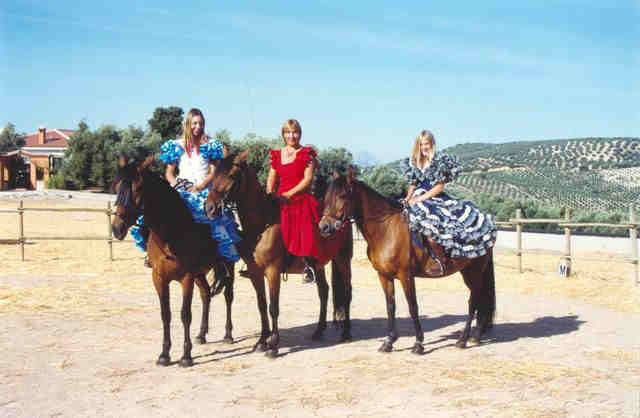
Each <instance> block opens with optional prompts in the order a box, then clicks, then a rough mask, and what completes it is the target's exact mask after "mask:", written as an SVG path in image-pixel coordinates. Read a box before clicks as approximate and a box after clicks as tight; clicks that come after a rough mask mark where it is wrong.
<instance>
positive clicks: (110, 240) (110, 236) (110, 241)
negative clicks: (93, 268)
mask: <svg viewBox="0 0 640 418" xmlns="http://www.w3.org/2000/svg"><path fill="white" fill-rule="evenodd" d="M107 243H108V244H109V260H111V261H113V230H112V229H111V202H107Z"/></svg>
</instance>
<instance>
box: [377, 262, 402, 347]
mask: <svg viewBox="0 0 640 418" xmlns="http://www.w3.org/2000/svg"><path fill="white" fill-rule="evenodd" d="M378 278H379V279H380V284H381V285H382V290H383V291H384V295H385V299H386V302H387V336H386V338H385V339H384V341H383V342H382V345H381V346H380V348H378V351H380V352H382V353H389V352H391V350H393V343H394V342H396V340H397V339H398V330H397V329H396V296H395V288H394V284H393V276H386V275H383V274H382V273H378Z"/></svg>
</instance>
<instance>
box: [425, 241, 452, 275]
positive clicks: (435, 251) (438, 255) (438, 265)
mask: <svg viewBox="0 0 640 418" xmlns="http://www.w3.org/2000/svg"><path fill="white" fill-rule="evenodd" d="M429 247H430V255H431V258H432V259H433V261H434V263H432V265H431V266H430V267H429V268H428V269H426V270H425V273H426V274H427V276H444V273H445V268H444V266H445V263H446V258H447V256H446V254H445V252H444V248H443V247H442V245H440V244H436V243H435V242H432V241H430V242H429Z"/></svg>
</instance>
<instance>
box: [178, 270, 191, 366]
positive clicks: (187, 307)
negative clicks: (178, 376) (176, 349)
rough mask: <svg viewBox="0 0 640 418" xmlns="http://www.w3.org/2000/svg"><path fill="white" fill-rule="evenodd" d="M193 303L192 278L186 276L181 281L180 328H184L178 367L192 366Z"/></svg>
mask: <svg viewBox="0 0 640 418" xmlns="http://www.w3.org/2000/svg"><path fill="white" fill-rule="evenodd" d="M192 301H193V277H192V276H191V275H190V274H188V275H187V276H186V277H184V278H183V279H182V312H181V315H180V316H181V318H182V326H183V327H184V353H183V354H182V358H181V359H180V366H182V367H191V366H193V359H192V358H191V348H192V346H193V345H192V344H191V334H190V329H191V302H192Z"/></svg>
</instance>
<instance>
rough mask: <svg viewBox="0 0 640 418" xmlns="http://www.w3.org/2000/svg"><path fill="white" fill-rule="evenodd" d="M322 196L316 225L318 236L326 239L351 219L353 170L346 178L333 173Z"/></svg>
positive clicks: (352, 214)
mask: <svg viewBox="0 0 640 418" xmlns="http://www.w3.org/2000/svg"><path fill="white" fill-rule="evenodd" d="M333 177H334V178H333V181H332V182H331V184H330V185H329V187H328V188H327V191H326V192H325V195H324V210H323V211H322V218H321V219H320V222H319V223H318V228H319V229H320V234H321V235H322V236H324V237H328V236H330V235H332V234H334V233H335V232H337V231H339V230H341V229H343V228H344V227H345V225H346V224H347V223H348V222H349V221H350V219H352V218H353V216H354V213H353V184H354V179H353V170H349V174H348V175H347V176H343V175H341V174H339V173H338V172H334V176H333Z"/></svg>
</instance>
